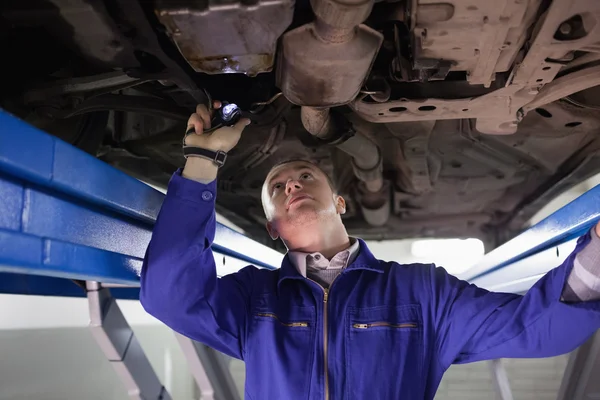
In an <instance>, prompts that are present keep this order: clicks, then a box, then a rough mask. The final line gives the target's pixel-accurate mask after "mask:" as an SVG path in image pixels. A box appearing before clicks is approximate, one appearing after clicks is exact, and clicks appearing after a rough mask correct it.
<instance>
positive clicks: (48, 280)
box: [0, 111, 283, 299]
mask: <svg viewBox="0 0 600 400" xmlns="http://www.w3.org/2000/svg"><path fill="white" fill-rule="evenodd" d="M163 199H164V195H163V194H162V193H161V192H159V191H157V190H155V189H153V188H152V187H150V186H148V185H146V184H145V183H143V182H140V181H138V180H136V179H134V178H132V177H130V176H128V175H127V174H125V173H123V172H121V171H118V170H117V169H115V168H113V167H111V166H109V165H107V164H106V163H104V162H102V161H100V160H98V159H96V158H94V157H92V156H91V155H89V154H87V153H85V152H83V151H80V150H79V149H77V148H75V147H73V146H71V145H69V144H67V143H65V142H63V141H61V140H59V139H57V138H56V137H53V136H51V135H49V134H47V133H45V132H42V131H40V130H38V129H36V128H34V127H32V126H31V125H29V124H27V123H25V122H23V121H21V120H19V119H17V118H15V117H13V116H11V115H10V114H8V113H6V112H4V111H0V292H3V293H20V294H37V295H59V296H85V293H84V291H83V290H82V289H81V288H79V287H78V286H77V285H76V284H74V283H73V281H89V280H92V281H98V282H102V283H109V284H121V285H127V286H136V287H139V274H140V269H141V265H142V260H143V257H144V253H145V250H146V247H147V245H148V242H149V241H150V237H151V232H152V226H153V224H154V222H155V221H156V217H157V215H158V212H159V210H160V207H161V204H162V202H163ZM213 251H214V253H215V259H216V260H217V266H218V274H219V275H225V274H228V273H231V272H234V271H237V270H239V269H241V268H242V267H244V266H246V265H248V264H254V265H256V266H258V267H263V268H270V269H273V268H278V267H279V265H280V263H281V259H282V257H283V256H282V254H280V253H278V252H276V251H274V250H272V249H270V248H268V247H266V246H264V245H261V244H259V243H257V242H255V241H253V240H251V239H249V238H248V237H246V236H244V235H242V234H240V233H237V232H235V231H233V230H231V229H229V228H227V227H225V226H224V225H222V224H217V232H216V235H215V241H214V244H213ZM111 292H112V293H113V295H114V296H115V297H118V298H128V299H132V298H137V296H138V293H139V289H133V290H132V289H125V288H113V289H112V290H111Z"/></svg>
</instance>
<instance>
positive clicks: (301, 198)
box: [287, 194, 311, 209]
mask: <svg viewBox="0 0 600 400" xmlns="http://www.w3.org/2000/svg"><path fill="white" fill-rule="evenodd" d="M310 198H311V197H310V196H309V195H307V194H301V195H299V196H296V197H292V198H291V199H289V200H288V203H287V208H288V209H289V208H290V206H291V205H292V204H294V203H295V202H297V201H300V200H304V199H310Z"/></svg>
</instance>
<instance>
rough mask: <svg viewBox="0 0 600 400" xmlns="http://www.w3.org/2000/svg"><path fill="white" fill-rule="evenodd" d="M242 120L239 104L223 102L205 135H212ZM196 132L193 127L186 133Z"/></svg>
mask: <svg viewBox="0 0 600 400" xmlns="http://www.w3.org/2000/svg"><path fill="white" fill-rule="evenodd" d="M240 118H242V110H241V109H240V108H239V107H238V106H237V104H234V103H228V102H226V101H223V102H222V103H221V108H219V109H217V110H215V112H214V114H213V117H212V119H211V121H210V126H211V127H210V128H209V129H205V130H204V133H211V132H213V131H216V130H217V129H219V128H222V127H224V126H233V125H235V124H236V123H237V122H238V121H239V120H240ZM194 132H195V131H194V128H193V127H192V128H190V129H189V130H188V131H187V132H186V135H189V134H190V133H194Z"/></svg>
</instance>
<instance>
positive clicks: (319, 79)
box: [0, 0, 600, 249]
mask: <svg viewBox="0 0 600 400" xmlns="http://www.w3.org/2000/svg"><path fill="white" fill-rule="evenodd" d="M0 7H1V14H0V18H1V24H0V46H1V51H2V55H3V60H4V62H3V63H2V74H0V80H1V82H2V91H1V92H0V107H2V108H3V109H5V110H7V111H9V112H11V113H13V114H14V115H16V116H18V117H20V118H22V119H24V120H25V121H27V122H29V123H30V124H32V125H34V126H36V127H39V128H40V129H43V130H44V131H46V132H49V133H50V134H53V135H56V136H57V137H59V138H61V139H62V140H65V141H66V142H68V143H71V144H73V145H75V146H77V147H79V148H81V149H82V150H84V151H86V152H88V153H89V154H91V155H93V156H94V157H98V158H100V159H102V160H104V161H105V162H107V163H109V164H111V165H113V166H115V167H116V168H118V169H120V170H122V171H124V172H126V173H128V174H130V175H132V176H134V177H136V178H138V179H140V180H143V181H145V182H147V183H149V184H152V185H154V186H157V187H160V188H165V187H166V185H167V183H168V181H169V178H170V176H171V174H172V173H173V172H174V171H175V170H176V169H177V168H180V167H182V166H183V165H184V163H185V158H184V157H183V154H182V149H181V143H182V137H183V134H184V132H185V129H186V121H187V119H188V117H189V115H190V114H191V113H192V112H193V111H194V109H195V106H196V105H197V104H199V103H207V102H209V101H210V99H219V100H225V101H228V102H231V103H235V104H237V105H238V106H239V107H240V108H241V109H242V110H243V111H244V114H245V115H246V116H248V117H250V119H251V121H252V124H251V125H250V126H249V127H247V128H246V130H245V131H244V134H243V136H242V139H241V140H240V142H239V144H238V146H237V147H236V148H235V149H233V150H232V151H231V152H230V153H229V154H228V158H227V162H226V164H225V165H224V166H223V167H222V168H220V170H219V179H218V190H219V194H218V198H217V211H218V212H219V213H220V214H221V215H223V216H224V217H226V218H227V219H229V220H230V221H231V222H233V223H234V224H236V225H237V226H239V227H240V228H241V229H243V230H244V232H245V233H246V234H248V235H249V236H251V237H253V238H254V239H256V240H258V241H260V242H262V243H266V244H269V245H271V246H274V247H276V248H281V243H277V242H273V241H271V240H270V238H268V235H267V233H266V231H265V228H264V223H265V217H264V214H263V210H262V206H261V204H260V189H261V185H262V181H263V179H264V177H265V175H266V173H267V171H268V170H269V168H270V167H271V166H272V165H273V164H275V163H278V162H280V161H282V160H285V159H291V158H305V159H310V160H312V161H314V162H315V163H317V164H318V165H319V166H320V167H321V168H322V169H323V170H324V171H326V172H327V173H328V174H330V176H331V177H332V179H333V181H334V182H335V185H336V187H337V188H338V190H339V193H340V194H341V195H342V196H344V198H345V199H346V202H347V212H346V214H344V215H343V218H344V223H345V225H346V227H347V229H348V232H349V234H351V235H357V236H360V237H362V238H364V239H370V240H389V239H402V238H416V237H477V238H480V239H481V240H482V241H483V242H484V243H485V244H486V246H487V248H488V249H491V248H493V247H496V246H497V245H499V244H501V243H503V242H504V241H506V240H507V239H509V238H511V237H513V236H514V235H516V234H517V233H518V232H520V231H522V230H523V228H524V227H525V226H526V224H527V222H528V221H529V219H530V218H531V217H532V216H533V215H534V214H535V213H536V212H537V211H538V210H539V209H541V208H542V207H543V206H544V205H545V204H546V203H548V202H549V201H550V200H551V199H552V198H554V197H555V196H556V195H557V194H559V193H561V192H563V191H564V190H566V189H568V188H570V187H571V186H573V185H575V184H577V183H579V182H581V181H582V180H585V179H587V178H589V177H590V176H592V175H594V174H597V173H599V172H600V157H599V153H598V151H599V146H600V135H599V128H600V115H599V114H598V110H599V109H600V89H599V88H598V85H599V84H600V2H597V1H594V0H554V1H546V0H544V1H542V0H496V1H474V0H449V1H444V2H439V1H428V0H390V1H365V0H345V1H339V0H312V1H310V2H309V1H294V0H263V1H258V0H242V1H235V0H229V1H223V0H204V1H198V0H196V1H193V0H178V1H167V0H153V1H150V0H144V1H142V0H135V1H133V0H48V1H41V0H38V1H30V2H18V1H13V0H9V1H4V2H3V3H2V5H1V6H0ZM3 134H7V133H3Z"/></svg>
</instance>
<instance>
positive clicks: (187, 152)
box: [183, 146, 227, 168]
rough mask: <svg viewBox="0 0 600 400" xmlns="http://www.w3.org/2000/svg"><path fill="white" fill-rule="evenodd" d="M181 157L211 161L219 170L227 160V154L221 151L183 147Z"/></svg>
mask: <svg viewBox="0 0 600 400" xmlns="http://www.w3.org/2000/svg"><path fill="white" fill-rule="evenodd" d="M183 156H184V157H185V158H186V159H187V158H188V157H189V156H192V157H194V156H196V157H203V158H208V159H209V160H212V161H213V162H214V163H215V164H216V165H217V167H219V168H221V167H222V166H223V165H224V164H225V161H226V160H227V153H226V152H224V151H222V150H217V151H213V150H208V149H203V148H202V147H194V146H183Z"/></svg>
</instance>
